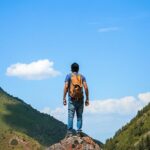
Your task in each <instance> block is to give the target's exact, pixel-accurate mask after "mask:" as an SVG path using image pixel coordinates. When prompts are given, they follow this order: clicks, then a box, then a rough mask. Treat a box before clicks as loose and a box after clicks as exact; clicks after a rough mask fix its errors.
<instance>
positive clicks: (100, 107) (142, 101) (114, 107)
mask: <svg viewBox="0 0 150 150" xmlns="http://www.w3.org/2000/svg"><path fill="white" fill-rule="evenodd" d="M149 102H150V92H148V93H141V94H139V95H138V97H137V98H136V97H133V96H126V97H122V98H119V99H105V100H92V101H90V105H89V106H88V107H85V110H84V114H85V115H86V116H88V115H113V114H115V115H124V116H128V115H130V114H136V113H137V111H138V110H140V109H141V108H143V107H144V106H145V105H146V104H148V103H149ZM41 112H44V113H48V114H50V115H53V116H54V117H56V118H57V119H59V120H61V121H64V120H66V117H67V107H58V108H56V109H54V110H50V108H49V107H45V108H44V109H43V110H42V111H41Z"/></svg>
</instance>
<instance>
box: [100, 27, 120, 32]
mask: <svg viewBox="0 0 150 150" xmlns="http://www.w3.org/2000/svg"><path fill="white" fill-rule="evenodd" d="M118 30H119V28H118V27H105V28H100V29H99V30H98V32H111V31H118Z"/></svg>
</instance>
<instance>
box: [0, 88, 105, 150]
mask: <svg viewBox="0 0 150 150" xmlns="http://www.w3.org/2000/svg"><path fill="white" fill-rule="evenodd" d="M66 131H67V126H66V125H65V124H64V123H62V122H61V121H59V120H57V119H55V118H54V117H52V116H50V115H48V114H44V113H41V112H39V111H37V110H36V109H34V108H32V107H31V106H30V105H29V104H26V103H25V102H24V101H23V100H21V99H19V98H17V97H14V96H12V95H10V94H8V93H7V92H5V91H4V90H3V89H2V88H1V87H0V150H44V149H46V148H48V147H49V146H51V145H53V144H55V143H59V142H60V141H61V140H62V139H64V137H65V135H66ZM85 135H86V134H85ZM86 136H87V137H89V136H88V135H86ZM89 138H91V137H89ZM91 139H92V138H91ZM92 140H93V141H94V142H95V143H97V144H98V145H100V146H101V147H102V146H103V144H102V143H101V142H100V141H98V140H95V139H92Z"/></svg>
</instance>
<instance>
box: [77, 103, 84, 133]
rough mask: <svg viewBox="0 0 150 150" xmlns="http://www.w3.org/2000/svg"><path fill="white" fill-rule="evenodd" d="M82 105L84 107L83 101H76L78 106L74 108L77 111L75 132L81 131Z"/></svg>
mask: <svg viewBox="0 0 150 150" xmlns="http://www.w3.org/2000/svg"><path fill="white" fill-rule="evenodd" d="M83 107H84V103H83V102H79V103H78V107H77V109H76V113H77V132H81V131H82V114H83Z"/></svg>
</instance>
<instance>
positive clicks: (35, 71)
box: [6, 59, 60, 80]
mask: <svg viewBox="0 0 150 150" xmlns="http://www.w3.org/2000/svg"><path fill="white" fill-rule="evenodd" d="M53 65H54V62H53V61H49V60H48V59H43V60H38V61H34V62H31V63H29V64H25V63H16V64H12V65H10V66H9V67H8V68H7V70H6V75H7V76H16V77H19V78H22V79H27V80H41V79H46V78H49V77H55V76H57V75H59V74H60V72H59V71H56V70H55V69H54V68H53Z"/></svg>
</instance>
